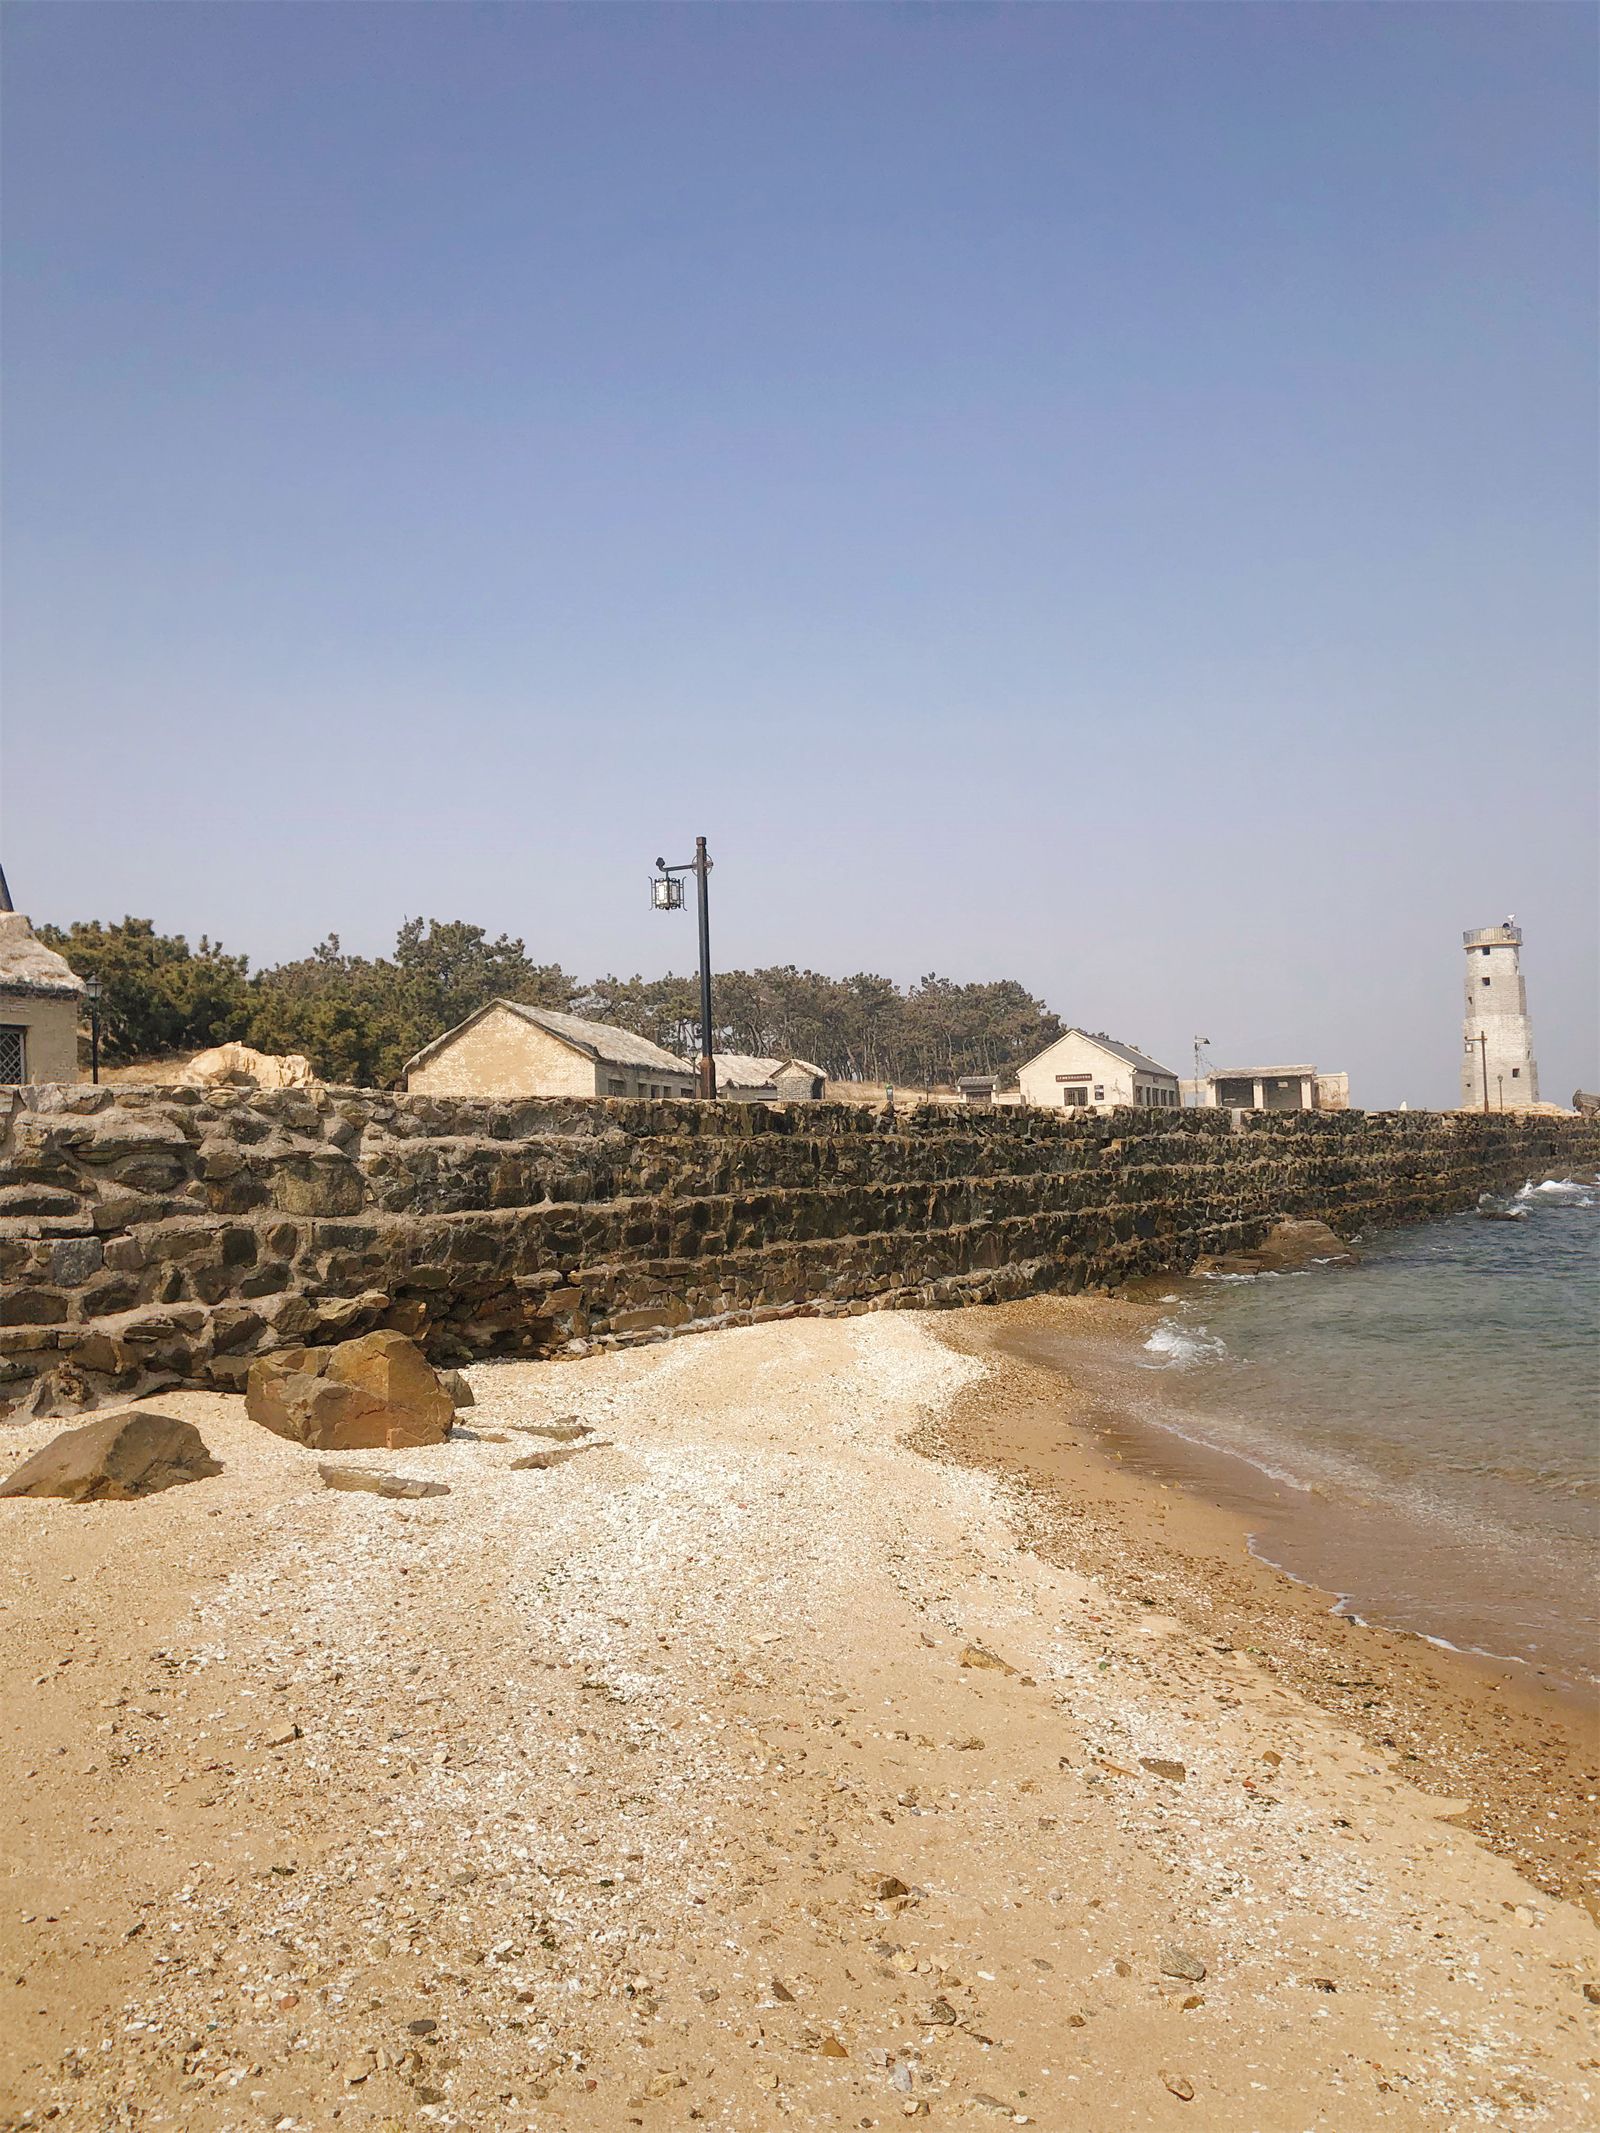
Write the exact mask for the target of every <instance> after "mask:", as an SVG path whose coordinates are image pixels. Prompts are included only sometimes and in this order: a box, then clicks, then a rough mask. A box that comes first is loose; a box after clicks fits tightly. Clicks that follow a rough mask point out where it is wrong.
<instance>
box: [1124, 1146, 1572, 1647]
mask: <svg viewBox="0 0 1600 2133" xmlns="http://www.w3.org/2000/svg"><path fill="white" fill-rule="evenodd" d="M1498 1204H1501V1205H1509V1206H1510V1208H1511V1209H1512V1210H1513V1211H1515V1212H1516V1213H1517V1214H1520V1215H1523V1216H1525V1217H1526V1219H1523V1220H1514V1221H1487V1220H1483V1219H1481V1218H1479V1217H1478V1216H1476V1215H1462V1216H1460V1217H1457V1218H1454V1219H1451V1220H1449V1221H1444V1222H1435V1223H1430V1224H1428V1225H1426V1226H1425V1227H1421V1228H1415V1229H1405V1230H1391V1231H1385V1232H1375V1233H1372V1234H1369V1235H1367V1236H1365V1237H1363V1238H1361V1239H1359V1240H1357V1245H1358V1249H1359V1251H1360V1254H1361V1263H1360V1264H1359V1265H1358V1266H1353V1267H1338V1266H1322V1267H1316V1268H1312V1269H1310V1270H1308V1271H1307V1272H1305V1273H1302V1274H1294V1275H1281V1276H1276V1277H1273V1276H1266V1277H1257V1278H1254V1279H1250V1278H1245V1279H1239V1278H1232V1279H1229V1278H1223V1279H1219V1280H1211V1281H1207V1280H1204V1279H1199V1280H1191V1281H1185V1282H1182V1283H1177V1284H1174V1285H1173V1287H1172V1293H1171V1295H1170V1296H1169V1297H1168V1298H1167V1299H1166V1302H1167V1311H1166V1315H1165V1316H1164V1317H1163V1319H1162V1320H1161V1322H1160V1324H1159V1325H1158V1326H1157V1327H1156V1328H1155V1329H1154V1331H1153V1332H1152V1333H1151V1335H1150V1336H1149V1338H1148V1340H1147V1341H1146V1343H1145V1345H1144V1348H1143V1349H1142V1351H1141V1353H1140V1357H1139V1361H1140V1364H1141V1366H1142V1370H1141V1372H1140V1373H1137V1374H1136V1375H1135V1377H1134V1379H1133V1380H1132V1392H1131V1398H1132V1403H1133V1405H1134V1408H1135V1410H1136V1414H1137V1417H1138V1420H1139V1422H1140V1423H1141V1424H1142V1425H1143V1428H1142V1430H1141V1431H1140V1432H1139V1434H1140V1436H1141V1440H1142V1441H1141V1446H1140V1447H1139V1450H1141V1451H1142V1453H1143V1455H1144V1456H1145V1459H1146V1463H1148V1464H1154V1465H1155V1466H1157V1467H1160V1468H1162V1469H1164V1470H1165V1471H1167V1472H1169V1473H1171V1474H1173V1475H1175V1476H1176V1477H1177V1478H1179V1479H1182V1480H1184V1481H1187V1482H1189V1483H1191V1484H1193V1483H1196V1482H1197V1481H1198V1482H1201V1483H1209V1484H1211V1485H1213V1486H1214V1485H1215V1483H1216V1479H1217V1475H1218V1473H1219V1472H1231V1473H1232V1475H1233V1477H1234V1479H1233V1482H1232V1484H1231V1485H1230V1486H1225V1487H1224V1490H1223V1493H1224V1494H1229V1493H1231V1494H1233V1495H1234V1496H1235V1497H1236V1498H1238V1499H1239V1500H1241V1501H1244V1502H1245V1503H1246V1504H1247V1507H1248V1508H1249V1510H1250V1513H1251V1516H1252V1519H1253V1521H1254V1520H1259V1523H1258V1524H1257V1526H1256V1530H1255V1533H1254V1539H1253V1545H1254V1547H1255V1549H1256V1551H1257V1552H1258V1553H1259V1554H1261V1555H1263V1556H1264V1557H1266V1558H1267V1559H1268V1560H1270V1561H1274V1562H1277V1563H1278V1564H1279V1565H1280V1567H1282V1568H1284V1569H1286V1570H1288V1571H1289V1572H1290V1573H1291V1574H1293V1575H1295V1576H1297V1577H1301V1578H1303V1579H1305V1580H1306V1581H1307V1582H1310V1583H1312V1584H1316V1585H1319V1586H1321V1587H1323V1588H1324V1589H1325V1590H1329V1591H1332V1592H1334V1593H1337V1594H1338V1595H1340V1598H1341V1604H1342V1606H1343V1607H1344V1608H1345V1610H1346V1611H1347V1612H1350V1613H1353V1614H1357V1615H1360V1616H1362V1617H1363V1618H1368V1619H1373V1620H1380V1621H1383V1622H1386V1623H1389V1624H1391V1625H1393V1626H1396V1627H1401V1628H1406V1629H1411V1630H1414V1631H1417V1632H1419V1633H1420V1634H1423V1635H1426V1636H1431V1637H1434V1638H1436V1639H1437V1640H1439V1641H1440V1642H1442V1643H1447V1644H1452V1645H1458V1646H1460V1647H1462V1648H1464V1649H1471V1650H1477V1651H1481V1652H1485V1653H1489V1654H1493V1655H1495V1656H1497V1657H1505V1658H1511V1659H1516V1660H1520V1661H1524V1662H1527V1663H1528V1664H1529V1665H1532V1666H1534V1667H1537V1668H1539V1669H1542V1670H1544V1671H1545V1672H1546V1673H1547V1674H1548V1675H1549V1676H1551V1677H1552V1678H1554V1679H1560V1680H1564V1681H1567V1682H1569V1683H1580V1684H1583V1683H1592V1682H1593V1681H1594V1680H1595V1678H1596V1677H1597V1676H1600V1628H1597V1624H1600V1578H1597V1563H1600V1553H1597V1545H1596V1544H1597V1542H1600V1188H1597V1187H1596V1186H1595V1185H1593V1184H1592V1183H1591V1184H1586V1183H1584V1182H1582V1181H1575V1180H1565V1179H1550V1180H1542V1181H1538V1182H1534V1183H1530V1185H1529V1186H1527V1187H1525V1188H1524V1190H1523V1191H1522V1193H1520V1194H1519V1195H1517V1196H1516V1198H1515V1199H1514V1200H1513V1201H1511V1202H1509V1203H1498ZM1129 1385H1130V1380H1129V1378H1128V1376H1127V1375H1126V1374H1122V1389H1123V1392H1124V1395H1125V1396H1126V1395H1127V1393H1128V1390H1129ZM1207 1466H1209V1472H1207V1473H1201V1472H1200V1471H1198V1469H1199V1468H1204V1467H1207ZM1241 1476H1248V1477H1249V1478H1248V1480H1241V1478H1240V1477H1241Z"/></svg>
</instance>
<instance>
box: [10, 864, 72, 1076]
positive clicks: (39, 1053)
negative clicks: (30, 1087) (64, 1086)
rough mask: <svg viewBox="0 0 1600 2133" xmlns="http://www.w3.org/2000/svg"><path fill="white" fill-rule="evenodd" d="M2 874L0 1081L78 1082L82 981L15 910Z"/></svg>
mask: <svg viewBox="0 0 1600 2133" xmlns="http://www.w3.org/2000/svg"><path fill="white" fill-rule="evenodd" d="M4 880H5V877H4V876H3V875H0V1085H3V1084H7V1083H9V1084H11V1085H13V1086H14V1085H15V1084H17V1083H19V1082H25V1081H77V1080H79V1079H80V1076H79V1073H78V1016H79V1013H80V1011H81V1009H82V1005H83V980H82V978H80V977H79V976H78V975H77V973H76V972H75V971H74V970H73V968H72V966H71V964H70V963H68V961H67V960H66V958H65V956H60V955H57V954H56V952H55V950H54V949H53V948H47V947H46V946H45V944H44V942H43V941H41V940H39V939H37V938H36V937H35V935H34V931H33V927H32V926H31V925H30V924H29V922H28V920H27V919H26V918H24V916H23V915H22V913H21V912H20V911H13V910H12V909H11V899H10V897H9V896H7V895H6V894H5V890H4Z"/></svg>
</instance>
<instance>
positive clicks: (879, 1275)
mask: <svg viewBox="0 0 1600 2133" xmlns="http://www.w3.org/2000/svg"><path fill="white" fill-rule="evenodd" d="M1597 1162H1600V1121H1595V1120H1583V1119H1560V1118H1523V1117H1517V1116H1513V1115H1506V1116H1496V1115H1489V1116H1482V1115H1479V1114H1471V1115H1460V1114H1450V1113H1445V1114H1440V1113H1431V1112H1385V1113H1375V1114H1370V1115H1369V1114H1363V1113H1361V1112H1342V1113H1327V1114H1322V1113H1309V1114H1285V1115H1280V1116H1272V1115H1267V1116H1261V1117H1251V1118H1246V1119H1244V1120H1243V1121H1241V1124H1240V1128H1239V1130H1233V1128H1232V1123H1231V1121H1230V1119H1229V1117H1228V1116H1227V1114H1225V1113H1216V1112H1203V1111H1190V1112H1179V1113H1161V1112H1135V1111H1122V1112H1118V1113H1116V1114H1114V1115H1113V1116H1111V1117H1109V1118H1092V1117H1090V1118H1071V1117H1058V1116H1056V1115H1055V1114H1053V1113H1042V1112H1023V1111H991V1112H968V1111H955V1110H932V1109H930V1110H925V1111H916V1112H911V1113H909V1114H906V1115H905V1116H903V1117H902V1118H900V1119H899V1120H898V1121H897V1122H896V1124H895V1125H894V1126H893V1128H891V1129H888V1130H886V1129H885V1127H884V1125H883V1122H882V1121H881V1120H880V1119H878V1118H877V1117H875V1116H873V1115H872V1114H869V1113H865V1112H863V1111H861V1110H858V1109H855V1108H853V1107H846V1106H834V1105H805V1106H796V1107H793V1108H789V1109H783V1110H769V1109H766V1108H765V1107H762V1106H760V1105H749V1106H747V1105H740V1104H718V1105H714V1106H703V1105H701V1104H698V1103H625V1102H615V1103H596V1102H586V1101H579V1100H552V1101H522V1102H511V1103H493V1104H491V1103H473V1102H468V1101H465V1100H454V1099H444V1098H437V1097H426V1096H394V1095H388V1094H383V1093H380V1092H376V1091H372V1090H365V1089H327V1090H315V1091H307V1090H278V1091H273V1092H270V1093H268V1092H257V1091H231V1090H223V1091H216V1090H204V1089H193V1090H191V1089H175V1088H130V1087H123V1088H118V1089H109V1088H101V1089H96V1088H90V1087H84V1086H76V1087H62V1086H51V1087H39V1088H29V1089H22V1090H18V1091H15V1092H9V1093H8V1094H7V1095H5V1096H3V1097H0V1285H3V1286H0V1294H3V1304H0V1403H4V1404H5V1405H8V1406H9V1407H11V1408H12V1409H15V1408H17V1407H18V1406H22V1407H24V1408H25V1409H26V1410H28V1411H32V1412H53V1411H56V1410H66V1409H71V1408H74V1407H79V1406H83V1405H87V1404H91V1403H93V1402H95V1401H97V1400H100V1399H104V1398H107V1397H110V1396H111V1395H113V1394H115V1395H120V1396H128V1395H132V1394H136V1393H147V1392H154V1391H159V1390H161V1389H163V1388H165V1387H168V1386H172V1385H178V1384H202V1385H212V1386H219V1387H223V1388H226V1389H232V1388H234V1387H237V1386H238V1385H239V1384H240V1383H241V1382H242V1380H243V1377H244V1375H245V1372H246V1369H247V1368H248V1364H249V1359H250V1357H251V1356H252V1355H253V1354H255V1353H257V1352H259V1351H261V1350H263V1349H269V1348H274V1347H282V1346H286V1345H289V1344H292V1343H298V1342H317V1341H328V1340H336V1339H341V1338H343V1337H345V1336H346V1335H348V1334H351V1333H357V1332H365V1331H367V1330H369V1329H370V1328H372V1327H374V1326H397V1327H400V1328H401V1329H403V1330H404V1331H406V1332H408V1333H412V1334H414V1335H416V1337H417V1338H419V1339H420V1340H422V1341H423V1342H424V1344H425V1345H426V1347H427V1348H428V1350H429V1351H430V1353H431V1354H432V1355H433V1356H434V1357H435V1359H436V1360H438V1361H440V1362H459V1361H463V1360H466V1359H468V1358H470V1357H474V1356H484V1355H516V1354H520V1355H530V1354H531V1355H543V1354H549V1353H553V1352H557V1351H563V1352H567V1353H572V1352H581V1346H582V1344H586V1343H591V1344H592V1343H606V1344H612V1343H616V1342H625V1341H635V1340H645V1339H654V1338H659V1337H661V1336H662V1335H663V1334H666V1333H671V1332H677V1331H681V1330H685V1329H688V1328H691V1327H701V1326H711V1325H726V1324H729V1323H739V1322H741V1321H744V1320H749V1319H758V1318H764V1317H773V1316H777V1315H780V1314H783V1313H789V1312H800V1311H807V1312H825V1313H833V1312H842V1311H859V1310H868V1309H877V1308H884V1307H890V1306H895V1305H908V1304H922V1305H929V1304H946V1303H966V1302H974V1303H978V1302H993V1301H996V1300H998V1299H1000V1298H1003V1297H1010V1296H1018V1295H1022V1294H1025V1293H1027V1292H1028V1291H1030V1290H1035V1289H1052V1288H1055V1289H1076V1288H1083V1287H1086V1286H1093V1285H1099V1284H1108V1283H1114V1282H1118V1281H1122V1280H1125V1279H1127V1278H1128V1277H1130V1276H1132V1275H1135V1274H1141V1273H1152V1272H1156V1271H1158V1270H1161V1269H1166V1268H1173V1267H1183V1266H1186V1265H1188V1264H1189V1263H1190V1262H1191V1261H1192V1260H1193V1259H1194V1258H1195V1257H1196V1256H1197V1255H1198V1254H1200V1253H1201V1252H1213V1253H1215V1252H1224V1251H1230V1250H1240V1249H1244V1248H1246V1247H1248V1246H1249V1245H1251V1244H1254V1243H1255V1242H1257V1241H1258V1240H1259V1239H1260V1238H1261V1236H1262V1235H1264V1233H1265V1231H1266V1229H1267V1228H1268V1226H1269V1225H1270V1223H1271V1222H1272V1221H1273V1219H1275V1218H1276V1217H1278V1216H1281V1215H1316V1216H1321V1217H1323V1218H1324V1219H1325V1220H1327V1221H1329V1222H1331V1223H1333V1225H1334V1226H1335V1227H1336V1228H1339V1229H1341V1230H1343V1231H1345V1232H1346V1233H1348V1232H1351V1231H1355V1230H1359V1229H1361V1228H1363V1227H1365V1226H1367V1225H1370V1224H1381V1223H1404V1222H1414V1221H1420V1220H1425V1219H1427V1218H1428V1217H1430V1216H1435V1215H1441V1214H1448V1213H1451V1212H1454V1211H1456V1210H1459V1209H1462V1208H1466V1207H1470V1206H1471V1205H1472V1204H1473V1203H1474V1201H1475V1200H1476V1198H1477V1196H1478V1194H1479V1193H1480V1192H1482V1191H1485V1190H1489V1189H1497V1188H1505V1187H1509V1186H1516V1185H1520V1184H1521V1183H1522V1182H1523V1181H1524V1180H1525V1179H1527V1178H1530V1177H1546V1176H1551V1175H1556V1174H1564V1173H1566V1172H1567V1171H1570V1170H1571V1169H1572V1168H1573V1167H1574V1166H1579V1165H1581V1166H1592V1165H1594V1164H1595V1163H1597Z"/></svg>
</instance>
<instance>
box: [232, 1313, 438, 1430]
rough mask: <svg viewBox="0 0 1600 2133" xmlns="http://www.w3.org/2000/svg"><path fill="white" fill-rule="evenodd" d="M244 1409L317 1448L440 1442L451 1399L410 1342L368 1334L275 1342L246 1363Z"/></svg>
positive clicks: (399, 1337) (398, 1335)
mask: <svg viewBox="0 0 1600 2133" xmlns="http://www.w3.org/2000/svg"><path fill="white" fill-rule="evenodd" d="M245 1410H246V1412H247V1413H248V1414H249V1415H250V1416H251V1418H252V1420H254V1421H256V1422H259V1423H261V1424H262V1425H263V1427H264V1428H266V1429H270V1430H273V1431H275V1432H276V1433H277V1435H278V1436H280V1437H291V1438H293V1439H294V1441H295V1442H296V1443H297V1444H305V1445H309V1446H310V1447H311V1449H312V1450H313V1451H318V1452H354V1451H368V1450H383V1451H392V1450H395V1449H396V1448H397V1447H400V1446H403V1445H408V1444H442V1443H443V1441H444V1439H445V1438H446V1437H448V1436H449V1434H450V1425H451V1422H452V1421H453V1419H454V1416H455V1405H454V1402H453V1401H452V1399H451V1397H450V1393H449V1390H448V1388H447V1387H446V1386H445V1385H444V1384H442V1383H441V1382H440V1379H439V1376H438V1374H437V1372H436V1371H435V1370H434V1369H433V1367H432V1365H431V1364H430V1363H429V1362H428V1359H427V1357H426V1356H425V1355H424V1354H423V1352H422V1350H421V1349H420V1348H419V1347H418V1346H417V1344H416V1342H415V1341H410V1340H407V1339H406V1337H405V1335H404V1334H403V1333H392V1332H387V1333H367V1334H364V1335H363V1336H362V1338H361V1339H360V1340H355V1341H341V1342H340V1343H339V1344H338V1346H337V1347H333V1348H280V1349H278V1350H277V1351H276V1353H274V1354H272V1355H258V1356H257V1357H256V1359H255V1361H254V1362H253V1363H252V1364H251V1365H250V1376H249V1380H248V1383H247V1385H246V1388H245Z"/></svg>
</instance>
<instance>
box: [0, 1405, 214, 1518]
mask: <svg viewBox="0 0 1600 2133" xmlns="http://www.w3.org/2000/svg"><path fill="white" fill-rule="evenodd" d="M221 1472H222V1468H221V1466H220V1465H219V1464H218V1463H217V1461H216V1460H215V1459H213V1458H212V1456H211V1454H210V1453H209V1452H208V1451H207V1450H206V1447H205V1440H204V1439H203V1438H202V1436H201V1435H200V1432H199V1431H198V1430H197V1429H196V1428H195V1426H194V1424H193V1423H192V1422H179V1421H177V1420H176V1419H175V1418H174V1417H173V1416H172V1415H158V1414H154V1413H152V1412H151V1411H150V1410H149V1409H147V1408H139V1407H123V1408H119V1409H118V1410H117V1412H116V1413H115V1414H109V1415H98V1416H96V1418H95V1419H94V1421H92V1422H85V1423H84V1425H83V1427H82V1428H81V1429H69V1430H65V1431H63V1432H62V1434H61V1435H60V1436H59V1437H52V1438H51V1440H50V1442H49V1443H48V1444H47V1445H45V1446H44V1447H43V1448H42V1450H40V1451H37V1452H35V1453H34V1455H33V1457H32V1458H31V1459H24V1460H23V1462H22V1464H21V1466H19V1467H18V1468H17V1469H16V1471H15V1473H12V1474H8V1475H7V1476H6V1478H5V1480H4V1481H3V1482H0V1496H64V1497H65V1498H66V1499H67V1500H68V1501H69V1502H71V1503H117V1502H121V1501H122V1500H124V1499H125V1498H127V1497H130V1496H154V1495H155V1494H156V1493H157V1491H158V1490H160V1489H175V1488H176V1487H177V1486H178V1485H179V1483H180V1482H184V1481H204V1480H205V1479H206V1478H207V1477H208V1476H209V1475H211V1474H220V1473H221Z"/></svg>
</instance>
